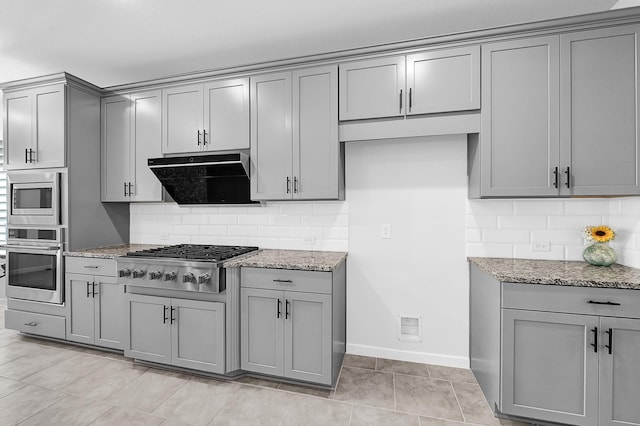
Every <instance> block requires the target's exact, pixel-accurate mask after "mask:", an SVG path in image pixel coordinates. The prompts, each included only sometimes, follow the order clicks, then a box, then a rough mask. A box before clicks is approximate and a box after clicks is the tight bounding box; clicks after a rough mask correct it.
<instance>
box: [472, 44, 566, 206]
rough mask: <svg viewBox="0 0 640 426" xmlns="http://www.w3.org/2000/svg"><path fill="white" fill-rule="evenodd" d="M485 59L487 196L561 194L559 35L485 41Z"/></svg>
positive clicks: (483, 134)
mask: <svg viewBox="0 0 640 426" xmlns="http://www.w3.org/2000/svg"><path fill="white" fill-rule="evenodd" d="M482 58H483V59H482V112H481V121H482V131H481V133H480V139H481V141H480V149H481V157H482V159H481V170H482V177H481V181H482V183H481V186H482V188H481V192H482V195H483V196H555V195H558V189H557V187H556V179H555V176H556V175H555V174H554V172H556V171H557V172H558V173H560V170H556V168H557V167H558V156H559V122H558V121H559V118H558V108H559V101H558V93H559V87H558V84H559V83H558V80H559V74H558V73H559V71H558V37H541V38H535V39H527V40H515V41H507V42H503V43H492V44H487V45H483V46H482ZM558 178H560V176H559V175H558Z"/></svg>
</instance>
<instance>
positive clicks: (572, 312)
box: [470, 265, 640, 426]
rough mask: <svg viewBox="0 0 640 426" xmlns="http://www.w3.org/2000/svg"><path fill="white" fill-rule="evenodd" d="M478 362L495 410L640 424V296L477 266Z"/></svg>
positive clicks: (535, 417)
mask: <svg viewBox="0 0 640 426" xmlns="http://www.w3.org/2000/svg"><path fill="white" fill-rule="evenodd" d="M470 306H471V312H470V358H471V369H472V370H473V372H474V374H475V376H476V378H477V379H478V383H479V384H480V386H481V388H482V390H483V392H484V394H485V397H486V398H487V401H488V402H489V405H490V406H491V408H492V409H493V410H494V411H495V413H496V414H499V415H501V416H507V417H509V416H513V417H516V418H525V419H529V420H532V421H548V422H557V423H566V424H572V425H581V426H604V425H623V424H624V425H640V405H639V404H638V403H637V401H638V397H637V395H638V392H639V391H640V371H639V370H638V368H637V366H638V365H639V363H640V292H637V291H633V290H618V289H609V288H585V287H567V286H553V285H536V284H526V283H525V284H517V283H506V282H499V281H497V280H495V279H494V278H493V277H491V276H490V275H488V274H487V273H485V272H483V271H482V270H480V269H479V268H478V267H476V266H475V265H472V267H471V305H470Z"/></svg>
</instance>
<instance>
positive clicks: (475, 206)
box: [467, 200, 513, 216]
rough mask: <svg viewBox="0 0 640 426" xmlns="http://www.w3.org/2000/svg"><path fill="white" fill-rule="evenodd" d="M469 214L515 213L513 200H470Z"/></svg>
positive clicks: (468, 203)
mask: <svg viewBox="0 0 640 426" xmlns="http://www.w3.org/2000/svg"><path fill="white" fill-rule="evenodd" d="M467 214H471V215H474V216H475V215H508V214H513V201H507V200H468V201H467Z"/></svg>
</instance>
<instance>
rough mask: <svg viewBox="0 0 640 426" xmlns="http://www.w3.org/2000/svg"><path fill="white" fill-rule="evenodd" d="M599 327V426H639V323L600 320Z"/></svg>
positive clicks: (625, 320)
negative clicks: (600, 341)
mask: <svg viewBox="0 0 640 426" xmlns="http://www.w3.org/2000/svg"><path fill="white" fill-rule="evenodd" d="M600 326H601V336H602V338H603V340H602V344H601V345H600V348H599V350H600V423H599V425H600V426H605V425H618V426H622V425H625V426H629V425H640V404H638V390H639V389H640V369H639V368H638V365H640V320H637V319H621V318H601V320H600ZM606 346H610V347H611V349H610V350H609V348H607V347H606Z"/></svg>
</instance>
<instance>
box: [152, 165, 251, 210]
mask: <svg viewBox="0 0 640 426" xmlns="http://www.w3.org/2000/svg"><path fill="white" fill-rule="evenodd" d="M148 165H149V168H150V169H151V171H152V172H153V173H154V174H155V175H156V177H157V178H158V179H159V180H160V183H161V184H162V186H163V187H164V189H165V190H166V191H167V192H168V193H169V195H170V196H171V197H172V198H173V199H174V200H175V201H176V202H177V203H178V204H258V203H257V202H253V201H251V198H250V183H249V156H248V155H247V154H244V153H234V154H214V155H200V156H197V155H193V156H187V157H162V158H150V159H149V160H148Z"/></svg>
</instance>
